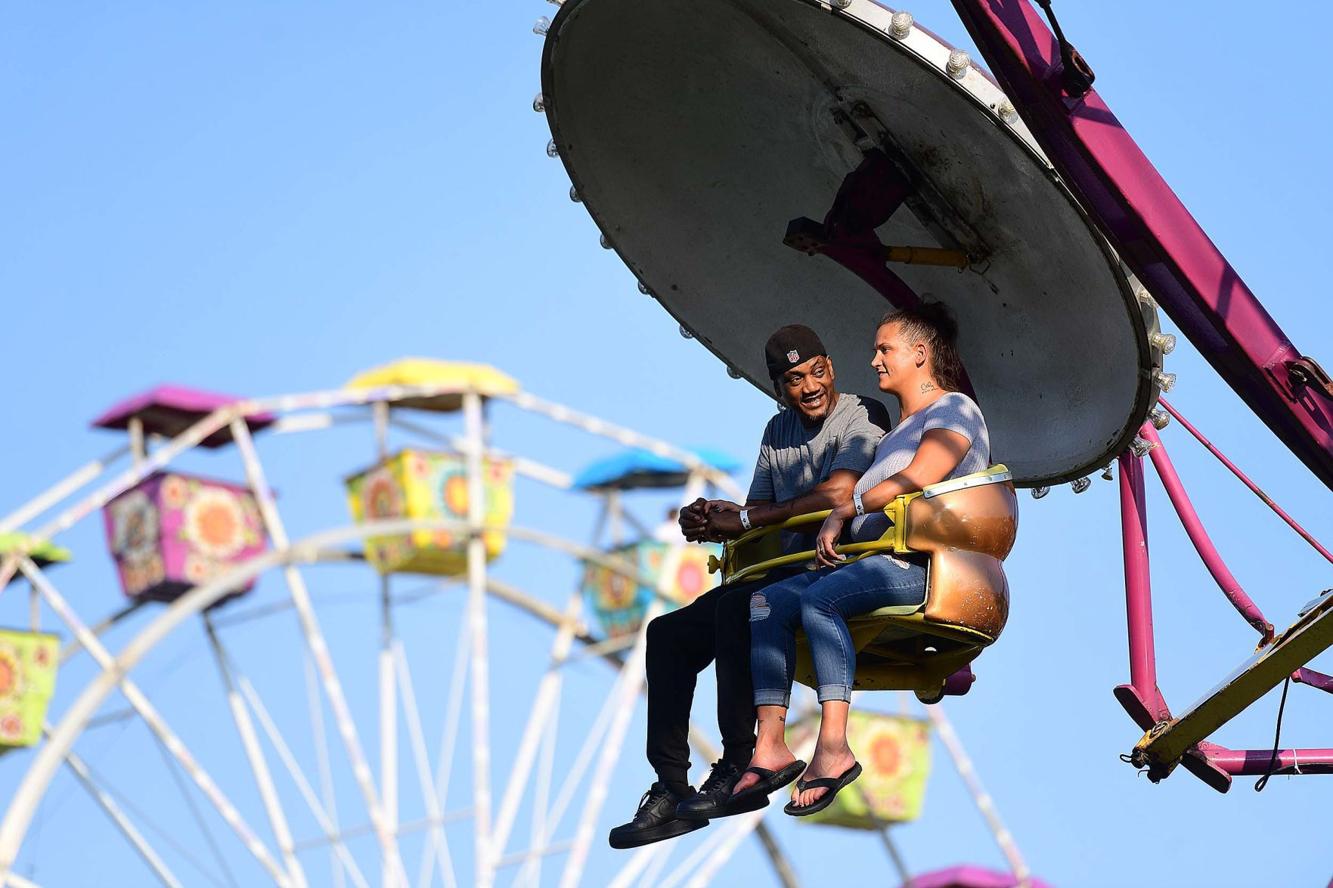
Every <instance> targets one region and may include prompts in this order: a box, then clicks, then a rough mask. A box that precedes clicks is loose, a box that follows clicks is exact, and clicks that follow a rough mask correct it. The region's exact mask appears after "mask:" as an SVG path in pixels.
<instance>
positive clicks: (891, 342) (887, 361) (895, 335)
mask: <svg viewBox="0 0 1333 888" xmlns="http://www.w3.org/2000/svg"><path fill="white" fill-rule="evenodd" d="M900 327H901V325H900V324H899V323H898V322H897V321H894V322H893V323H891V324H884V325H883V326H882V327H880V328H879V329H878V330H876V331H875V354H874V357H872V358H871V359H870V367H871V369H873V370H874V371H875V374H876V376H877V377H878V379H879V390H880V391H881V392H887V393H889V394H893V395H899V396H901V395H902V393H903V392H904V391H906V390H907V386H908V385H909V384H910V383H911V382H912V380H914V379H915V378H916V377H917V376H918V375H920V372H921V368H922V367H924V366H925V357H926V356H925V350H926V347H925V344H924V343H920V342H917V343H909V342H907V341H906V340H905V339H904V338H903V337H902V335H901V333H900Z"/></svg>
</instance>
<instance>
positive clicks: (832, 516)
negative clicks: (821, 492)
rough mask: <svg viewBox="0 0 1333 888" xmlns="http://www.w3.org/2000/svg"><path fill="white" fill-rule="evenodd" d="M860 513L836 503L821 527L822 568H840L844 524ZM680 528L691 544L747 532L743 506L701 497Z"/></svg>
mask: <svg viewBox="0 0 1333 888" xmlns="http://www.w3.org/2000/svg"><path fill="white" fill-rule="evenodd" d="M855 514H856V511H855V509H854V508H853V506H852V504H851V503H850V502H848V503H844V504H843V505H840V506H835V507H834V508H833V510H832V511H831V512H829V516H828V517H827V518H825V519H824V523H823V524H822V525H821V526H820V528H819V535H818V536H817V537H816V539H815V561H817V562H818V563H819V566H820V567H837V566H838V565H839V564H841V563H843V562H844V561H846V560H847V556H846V555H841V554H839V553H837V552H835V551H834V546H836V545H838V539H839V538H840V537H841V536H842V528H843V526H844V525H845V524H846V523H847V522H848V521H849V520H850V519H851V518H852V516H853V515H855ZM680 530H681V533H683V534H684V535H685V539H686V540H688V541H689V542H691V543H720V542H722V541H724V540H734V539H735V538H736V537H738V536H740V535H741V534H742V533H744V532H745V528H744V527H743V526H742V525H741V506H739V505H737V504H736V503H733V502H729V501H727V500H706V499H704V498H703V497H699V498H698V499H697V500H695V501H694V502H692V503H690V504H689V505H687V506H685V507H684V508H683V509H681V510H680Z"/></svg>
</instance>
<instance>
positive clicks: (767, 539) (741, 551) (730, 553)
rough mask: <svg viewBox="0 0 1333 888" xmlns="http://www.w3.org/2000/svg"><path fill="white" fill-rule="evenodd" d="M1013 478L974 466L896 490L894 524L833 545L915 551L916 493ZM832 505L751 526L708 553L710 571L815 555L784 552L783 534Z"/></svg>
mask: <svg viewBox="0 0 1333 888" xmlns="http://www.w3.org/2000/svg"><path fill="white" fill-rule="evenodd" d="M1012 478H1013V474H1012V473H1011V472H1010V471H1009V468H1008V466H1005V465H1002V464H1001V465H994V466H991V467H990V468H988V469H986V470H984V471H981V472H974V473H972V474H970V475H964V476H962V477H961V478H951V479H949V480H947V481H941V482H939V483H938V484H931V485H928V486H927V487H926V488H925V489H924V490H914V491H912V492H911V493H904V494H902V495H901V496H896V497H894V498H893V499H892V500H891V501H890V502H889V503H888V505H886V506H885V507H884V509H883V512H884V514H885V515H886V516H888V519H889V528H888V530H886V531H885V532H884V533H883V535H881V536H880V537H879V538H878V539H875V540H867V541H865V542H860V543H844V544H842V545H840V546H834V548H833V551H834V552H837V553H838V554H840V555H846V556H847V559H848V560H847V561H846V562H845V563H848V564H850V563H851V562H853V561H856V560H857V559H860V558H864V557H866V556H867V555H873V554H875V553H877V552H896V553H899V554H906V553H910V552H914V551H916V550H914V549H912V548H911V547H910V546H908V545H907V508H908V506H909V505H910V504H911V502H912V501H913V500H915V499H916V498H917V497H926V498H927V499H930V498H933V497H936V496H940V495H941V494H945V493H950V492H952V491H955V490H964V489H966V488H969V487H977V486H980V485H983V484H998V483H1001V482H1004V481H1009V480H1011V479H1012ZM830 511H831V510H829V509H825V510H823V511H821V512H808V513H806V514H804V515H796V516H794V517H792V518H789V519H787V520H786V521H784V522H782V523H781V524H772V525H769V526H767V527H756V528H755V529H754V530H749V531H746V532H745V533H743V534H741V535H740V536H738V537H737V538H736V539H734V540H731V541H730V542H728V543H726V544H725V545H724V546H723V547H722V558H721V559H719V558H718V557H717V556H715V555H710V556H709V558H708V572H709V573H717V572H718V571H719V570H721V571H722V578H723V580H724V581H725V582H728V583H736V582H740V581H742V580H757V579H759V578H760V577H762V576H764V574H766V573H768V572H769V571H770V570H775V569H777V568H780V567H787V566H789V565H792V564H802V563H805V562H811V561H814V560H815V551H814V550H813V549H810V550H808V551H804V552H792V553H788V554H779V553H781V538H780V534H781V532H782V531H785V530H792V529H794V528H799V527H805V526H808V525H811V524H822V523H823V522H824V519H825V518H827V517H828V516H829V513H830Z"/></svg>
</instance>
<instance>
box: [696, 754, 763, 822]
mask: <svg viewBox="0 0 1333 888" xmlns="http://www.w3.org/2000/svg"><path fill="white" fill-rule="evenodd" d="M743 773H745V772H744V771H742V770H741V769H740V768H737V767H736V766H735V765H733V764H732V763H731V762H729V761H726V760H725V759H723V760H720V761H717V762H714V763H713V768H712V770H711V771H709V772H708V779H707V780H705V781H704V782H703V786H700V787H699V791H698V792H697V793H695V794H694V795H693V796H692V797H690V798H688V799H686V800H685V801H683V802H681V803H680V804H679V805H677V806H676V816H677V817H687V818H704V819H709V818H713V817H730V816H731V815H733V814H744V813H746V812H748V811H758V810H759V809H760V808H763V807H765V806H766V805H767V804H768V797H767V796H762V795H761V796H751V797H750V798H746V799H742V800H741V802H740V803H739V804H736V803H733V802H732V800H731V792H732V790H734V789H735V788H736V782H737V781H738V780H740V779H741V774H743Z"/></svg>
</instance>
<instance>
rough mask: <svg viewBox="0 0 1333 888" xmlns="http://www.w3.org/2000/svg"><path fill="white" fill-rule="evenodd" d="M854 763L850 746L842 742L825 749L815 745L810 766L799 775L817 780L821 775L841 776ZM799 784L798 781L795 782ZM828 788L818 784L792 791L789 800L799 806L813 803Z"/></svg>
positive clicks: (854, 758)
mask: <svg viewBox="0 0 1333 888" xmlns="http://www.w3.org/2000/svg"><path fill="white" fill-rule="evenodd" d="M855 763H856V756H855V755H853V754H852V750H851V747H849V746H847V745H846V744H842V745H841V746H838V747H836V748H833V749H825V748H823V747H822V746H818V745H817V746H815V754H814V755H813V756H811V757H810V767H808V768H806V769H805V773H804V774H802V775H801V780H806V781H810V780H818V779H819V778H821V777H841V776H842V775H843V774H845V773H846V772H847V769H848V768H850V767H851V766H852V765H853V764H855ZM796 785H797V786H800V783H799V782H798V783H797V784H796ZM826 792H828V789H826V788H824V787H822V786H820V787H816V788H814V789H807V790H800V789H795V790H793V791H792V794H791V800H792V802H793V803H794V804H796V805H798V806H799V807H802V808H804V807H806V806H807V805H813V804H814V803H815V802H816V801H818V800H819V799H820V798H822V797H823V795H824V793H826Z"/></svg>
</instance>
